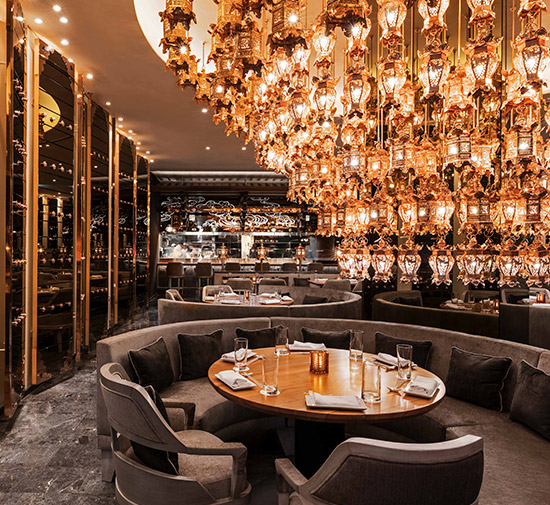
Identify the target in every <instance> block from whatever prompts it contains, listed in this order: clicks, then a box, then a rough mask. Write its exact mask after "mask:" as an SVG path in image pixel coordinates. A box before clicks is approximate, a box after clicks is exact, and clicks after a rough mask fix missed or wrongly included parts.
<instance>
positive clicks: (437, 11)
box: [418, 0, 449, 37]
mask: <svg viewBox="0 0 550 505" xmlns="http://www.w3.org/2000/svg"><path fill="white" fill-rule="evenodd" d="M448 8H449V0H433V1H428V0H419V2H418V12H419V14H420V15H421V16H422V18H423V19H424V26H423V28H422V33H423V34H424V36H425V37H429V36H430V35H431V34H433V33H434V32H435V33H436V34H438V33H439V32H441V31H443V30H445V29H446V28H447V25H446V24H445V13H446V12H447V9H448Z"/></svg>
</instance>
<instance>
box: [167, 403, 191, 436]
mask: <svg viewBox="0 0 550 505" xmlns="http://www.w3.org/2000/svg"><path fill="white" fill-rule="evenodd" d="M166 414H168V421H169V422H170V427H171V428H172V429H173V430H174V431H176V432H177V431H185V430H187V429H188V428H189V420H188V417H187V412H186V411H185V409H182V408H180V407H166Z"/></svg>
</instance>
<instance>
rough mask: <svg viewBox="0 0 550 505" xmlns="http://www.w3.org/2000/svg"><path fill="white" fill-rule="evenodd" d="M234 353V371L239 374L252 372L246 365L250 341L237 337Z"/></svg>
mask: <svg viewBox="0 0 550 505" xmlns="http://www.w3.org/2000/svg"><path fill="white" fill-rule="evenodd" d="M234 351H235V366H234V367H233V370H235V372H237V373H241V372H247V371H248V370H250V369H249V368H248V366H247V365H246V358H247V355H248V339H247V338H241V337H237V338H236V339H235V340H234Z"/></svg>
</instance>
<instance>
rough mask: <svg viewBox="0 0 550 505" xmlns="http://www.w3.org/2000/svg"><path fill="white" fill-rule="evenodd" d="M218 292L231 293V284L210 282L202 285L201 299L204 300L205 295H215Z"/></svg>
mask: <svg viewBox="0 0 550 505" xmlns="http://www.w3.org/2000/svg"><path fill="white" fill-rule="evenodd" d="M220 293H233V290H232V289H231V286H228V285H227V284H212V285H211V286H204V288H202V299H203V301H204V299H205V297H207V296H216V295H217V294H220Z"/></svg>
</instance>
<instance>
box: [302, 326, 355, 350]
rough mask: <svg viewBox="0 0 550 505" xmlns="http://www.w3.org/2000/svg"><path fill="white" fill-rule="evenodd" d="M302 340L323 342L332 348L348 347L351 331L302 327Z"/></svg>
mask: <svg viewBox="0 0 550 505" xmlns="http://www.w3.org/2000/svg"><path fill="white" fill-rule="evenodd" d="M302 338H303V339H304V342H314V343H316V344H325V345H326V346H327V347H332V348H333V349H349V342H350V338H351V331H350V330H344V331H324V330H317V329H313V328H302Z"/></svg>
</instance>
